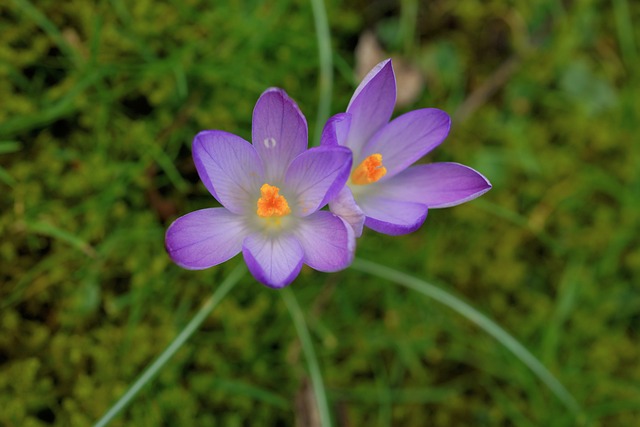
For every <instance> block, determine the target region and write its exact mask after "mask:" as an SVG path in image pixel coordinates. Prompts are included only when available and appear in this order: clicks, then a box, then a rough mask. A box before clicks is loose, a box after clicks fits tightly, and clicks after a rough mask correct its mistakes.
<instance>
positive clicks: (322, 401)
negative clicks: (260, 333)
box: [281, 288, 331, 427]
mask: <svg viewBox="0 0 640 427" xmlns="http://www.w3.org/2000/svg"><path fill="white" fill-rule="evenodd" d="M281 294H282V299H283V300H284V303H285V304H286V306H287V309H288V310H289V314H291V319H292V320H293V324H294V326H295V327H296V332H297V333H298V338H299V339H300V344H301V345H302V351H303V352H304V357H305V359H307V365H308V366H309V376H310V377H311V385H312V386H313V394H314V395H315V397H316V403H317V405H318V413H319V414H320V425H322V426H323V427H331V414H330V413H329V405H328V404H327V394H326V392H325V390H324V383H323V381H322V374H321V373H320V365H319V364H318V357H317V356H316V352H315V350H314V349H313V343H312V342H311V336H310V335H309V329H308V328H307V323H306V322H305V320H304V315H303V314H302V310H300V306H299V305H298V301H297V300H296V297H295V295H294V294H293V291H291V289H289V288H284V289H282V291H281Z"/></svg>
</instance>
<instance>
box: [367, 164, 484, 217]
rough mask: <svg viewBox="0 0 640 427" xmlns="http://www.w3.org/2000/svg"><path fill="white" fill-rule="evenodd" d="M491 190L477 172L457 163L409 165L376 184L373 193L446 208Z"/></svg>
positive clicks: (388, 197)
mask: <svg viewBox="0 0 640 427" xmlns="http://www.w3.org/2000/svg"><path fill="white" fill-rule="evenodd" d="M490 189H491V184H490V183H489V181H488V180H487V178H485V177H484V176H482V175H481V174H480V173H478V172H477V171H475V170H473V169H471V168H470V167H468V166H465V165H461V164H459V163H431V164H427V165H417V166H412V167H410V168H408V169H406V170H404V171H403V172H400V173H399V174H398V175H396V176H394V177H393V178H391V179H389V180H387V181H381V182H379V183H377V184H376V195H378V196H380V197H383V198H387V199H393V200H399V201H404V202H415V203H423V204H425V205H427V206H429V208H447V207H450V206H455V205H459V204H461V203H464V202H468V201H469V200H473V199H475V198H476V197H479V196H481V195H483V194H484V193H486V192H487V191H489V190H490Z"/></svg>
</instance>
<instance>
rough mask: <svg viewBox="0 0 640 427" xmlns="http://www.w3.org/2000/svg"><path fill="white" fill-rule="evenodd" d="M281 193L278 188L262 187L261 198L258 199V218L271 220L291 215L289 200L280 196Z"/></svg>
mask: <svg viewBox="0 0 640 427" xmlns="http://www.w3.org/2000/svg"><path fill="white" fill-rule="evenodd" d="M279 191H280V189H279V188H278V187H274V186H273V185H269V184H263V185H262V187H260V194H261V197H260V198H259V199H258V210H257V211H256V213H257V214H258V216H261V217H263V218H269V217H273V216H285V215H289V214H290V213H291V209H290V208H289V203H287V199H285V198H284V196H281V195H279V194H278V192H279Z"/></svg>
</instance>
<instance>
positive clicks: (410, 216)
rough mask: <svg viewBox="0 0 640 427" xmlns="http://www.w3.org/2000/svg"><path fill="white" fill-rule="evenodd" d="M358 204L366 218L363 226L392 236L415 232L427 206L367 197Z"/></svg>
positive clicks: (425, 213) (424, 216)
mask: <svg viewBox="0 0 640 427" xmlns="http://www.w3.org/2000/svg"><path fill="white" fill-rule="evenodd" d="M358 204H359V205H360V208H361V209H362V211H363V212H364V214H365V215H366V216H367V219H366V220H365V222H364V225H366V226H367V227H369V228H371V229H373V230H375V231H377V232H379V233H384V234H389V235H392V236H398V235H400V234H407V233H411V232H412V231H416V230H417V229H418V228H420V226H421V225H422V224H423V223H424V220H425V219H426V218H427V210H428V209H427V206H426V205H423V204H421V203H410V202H399V201H396V200H389V199H384V198H382V197H378V196H367V197H364V198H362V200H358Z"/></svg>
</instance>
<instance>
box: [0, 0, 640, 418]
mask: <svg viewBox="0 0 640 427" xmlns="http://www.w3.org/2000/svg"><path fill="white" fill-rule="evenodd" d="M326 6H327V9H328V17H329V21H330V26H331V31H332V45H333V49H334V50H333V55H334V62H335V66H336V67H335V68H336V74H335V82H334V91H333V103H332V113H336V112H339V111H343V110H344V108H345V106H346V105H347V102H348V100H349V97H350V96H351V93H352V92H353V89H354V87H355V83H356V82H355V80H354V78H353V75H352V73H351V69H352V67H353V65H354V55H353V51H354V48H355V44H356V42H357V39H358V36H359V34H360V33H361V32H362V31H363V29H365V28H371V29H373V30H374V31H375V32H376V33H377V35H378V36H379V38H380V39H381V40H382V42H383V44H384V45H385V47H386V48H387V49H388V50H389V51H391V52H393V53H394V54H399V55H404V57H406V58H409V59H410V60H411V61H413V62H414V63H415V64H416V66H417V67H418V68H419V69H420V71H421V72H422V73H423V74H424V75H425V76H426V89H425V91H424V92H423V93H422V94H421V96H420V97H419V98H418V100H416V101H415V102H414V103H413V104H412V105H411V106H408V107H405V108H404V109H405V110H406V109H410V108H422V107H439V108H442V109H444V110H447V111H449V112H450V113H452V114H453V117H454V125H453V128H452V132H451V134H450V136H449V138H448V140H447V141H446V142H445V143H444V144H443V145H442V146H441V147H439V148H438V149H437V150H436V151H435V152H434V153H432V154H431V155H429V156H428V158H427V159H426V160H427V161H457V162H460V163H464V164H468V165H470V166H472V167H474V168H476V169H478V170H480V171H482V172H483V173H484V174H485V175H486V176H487V177H488V178H489V179H490V180H491V181H492V183H493V184H494V188H493V190H492V191H491V192H489V193H488V194H486V195H485V196H483V197H482V198H481V199H479V200H476V201H474V202H472V203H468V204H466V205H462V206H459V207H455V208H452V209H446V210H441V211H436V210H434V211H431V212H430V214H429V218H428V219H427V222H426V225H425V226H424V227H423V228H422V229H421V230H420V231H418V232H416V233H414V234H411V235H409V236H405V237H389V236H381V235H376V234H374V233H371V232H368V233H366V234H365V236H364V237H363V238H362V239H361V240H360V241H359V247H358V256H359V257H362V258H364V259H371V260H377V261H379V262H381V263H383V264H385V265H389V266H392V267H394V268H397V269H399V270H402V271H405V272H407V273H410V274H413V275H415V276H417V277H421V278H426V279H430V280H433V281H434V282H436V283H439V284H440V285H441V286H442V287H443V288H445V289H447V290H449V291H452V292H454V293H456V294H458V295H462V296H463V297H464V299H465V300H467V301H469V302H471V303H472V305H473V306H475V307H476V308H478V309H479V310H481V311H482V312H485V313H487V314H488V315H490V317H492V318H493V319H495V320H496V321H497V322H498V323H499V324H501V325H502V326H503V327H504V328H505V329H507V330H508V331H510V332H511V333H512V334H513V335H514V336H515V337H517V338H518V339H519V340H521V341H522V342H523V343H524V344H525V345H526V346H527V347H528V348H529V349H530V350H531V351H532V352H533V353H534V354H535V355H536V356H537V357H539V358H540V360H541V361H542V362H544V363H545V365H546V366H547V367H548V368H549V369H550V370H551V371H552V372H553V373H554V374H555V375H557V377H558V378H559V380H560V381H561V382H562V383H563V384H565V386H566V387H567V388H568V389H569V391H570V392H571V393H572V394H573V395H574V396H575V397H576V399H577V400H578V402H579V403H580V404H581V406H582V407H583V408H584V412H583V413H582V414H581V415H579V416H578V417H575V416H574V415H572V414H571V413H569V412H568V411H567V410H566V409H565V408H564V407H563V406H562V405H561V404H560V403H559V402H558V401H557V400H556V398H555V397H554V396H553V395H552V394H551V393H550V392H549V391H548V390H547V389H546V388H545V387H544V385H543V384H542V383H540V382H539V381H538V380H537V379H536V377H535V376H534V375H533V374H532V373H531V372H530V371H529V370H528V369H527V368H526V367H525V366H524V365H523V364H522V363H521V362H520V361H519V360H517V359H516V358H515V357H514V356H513V355H512V354H511V353H509V352H508V351H507V350H505V349H504V348H503V347H502V346H500V345H499V344H498V343H497V342H496V341H495V340H493V339H492V338H490V337H489V336H488V335H486V334H485V333H484V332H483V331H481V330H480V329H478V328H477V327H475V326H473V325H472V324H470V323H469V322H468V321H467V320H465V319H464V318H462V317H460V316H459V315H458V314H456V313H454V312H452V311H450V310H448V309H446V308H444V307H442V306H439V305H438V304H437V303H435V302H433V301H431V300H428V299H426V298H424V297H420V296H417V295H416V294H413V293H411V292H410V291H408V290H406V289H404V288H400V287H397V286H396V285H394V284H392V283H389V282H387V281H383V280H380V279H377V278H375V277H371V276H367V275H364V274H361V273H358V272H356V271H353V270H347V271H344V272H341V273H337V274H322V273H317V272H313V271H311V270H303V272H302V274H301V275H300V277H299V278H298V279H297V280H296V282H295V283H294V284H293V291H294V292H295V295H296V297H297V298H298V300H299V301H300V304H301V305H302V307H303V309H304V310H305V314H306V319H307V322H308V323H309V327H310V330H311V333H312V337H313V339H314V344H315V347H316V351H317V353H318V357H319V359H320V363H321V367H322V373H323V377H324V381H325V385H326V388H327V392H328V397H329V400H330V405H331V409H332V411H333V414H334V417H335V420H336V424H337V425H340V426H365V425H366V426H390V425H395V426H408V427H409V426H416V427H419V426H425V425H430V426H457V425H473V426H575V425H584V426H632V425H637V424H638V422H640V364H639V363H638V361H639V360H640V347H639V346H638V342H639V341H640V292H639V288H638V278H639V277H640V241H639V240H640V237H639V236H640V221H639V216H638V212H640V209H639V208H640V202H639V201H638V199H639V196H640V173H639V172H638V171H639V168H638V165H640V146H639V144H638V140H639V139H638V135H640V124H639V123H640V122H639V117H638V111H640V101H638V99H639V97H638V93H640V67H639V66H638V65H639V62H638V61H639V59H638V46H640V40H639V37H638V32H637V27H634V23H636V22H638V20H639V19H640V3H637V2H632V1H626V0H615V1H612V2H605V1H595V0H586V1H570V2H557V1H551V0H549V1H546V0H539V1H535V2H530V1H524V0H514V1H510V2H502V1H497V0H493V1H488V2H486V1H481V0H464V1H445V0H441V1H433V2H428V3H425V4H422V3H421V2H417V1H415V0H413V1H412V0H406V1H401V2H399V4H396V3H395V2H384V1H377V2H368V1H363V0H352V1H348V2H346V3H344V4H343V3H341V2H338V1H336V0H332V1H329V2H327V5H326ZM414 13H417V15H414ZM412 16H413V17H415V18H412ZM317 58H318V55H317V44H316V35H315V32H314V23H313V15H312V9H311V6H310V4H309V3H307V2H305V1H302V0H273V1H257V0H244V1H242V0H234V1H229V2H209V1H204V0H186V1H151V0H139V1H136V2H126V1H122V0H111V1H98V0H96V1H81V0H73V1H69V2H60V1H57V0H38V1H34V0H31V1H29V0H10V1H8V2H7V1H5V2H2V4H0V99H1V101H0V230H1V236H2V238H1V239H0V325H1V326H0V331H1V333H0V408H1V409H0V425H3V426H20V427H35V426H47V425H60V426H67V425H71V426H85V425H90V424H91V423H92V422H95V421H96V420H97V419H98V418H99V417H100V416H101V415H102V414H103V413H104V412H105V411H106V410H107V409H108V408H109V407H110V405H112V404H113V402H114V401H115V400H116V399H117V398H118V397H119V396H120V395H121V394H122V393H123V391H124V390H125V389H126V388H127V386H128V385H129V384H131V382H132V381H133V380H134V379H135V378H136V376H137V375H138V374H139V373H140V372H141V371H142V370H143V369H144V367H145V366H147V364H149V363H150V361H152V360H153V359H154V357H155V356H156V355H158V354H159V353H160V352H161V351H162V350H163V349H164V347H165V346H166V345H167V344H168V343H169V342H170V341H171V339H172V338H173V337H174V336H175V335H176V334H177V333H178V332H179V331H180V329H181V328H182V327H183V326H184V325H185V323H186V322H187V321H188V320H189V319H190V317H191V316H192V315H193V313H194V312H195V310H197V308H198V307H199V305H200V303H201V302H202V301H203V300H204V299H206V298H207V296H208V295H209V294H210V293H211V292H212V291H213V290H214V289H215V288H216V286H217V285H218V284H219V283H220V281H221V280H222V279H223V278H224V277H225V275H226V274H228V273H229V272H230V271H231V269H232V268H233V267H234V266H235V265H237V264H238V263H241V262H242V261H241V259H240V257H238V258H235V259H234V260H232V261H230V262H228V263H226V264H224V265H222V266H219V267H216V268H213V269H210V270H206V271H200V272H191V271H185V270H182V269H180V268H179V267H177V266H176V265H174V264H172V263H171V262H170V260H169V259H168V257H167V255H166V253H165V251H164V246H163V239H164V231H165V229H166V227H167V225H168V224H169V222H170V221H171V220H173V219H174V218H176V217H177V216H178V215H182V214H185V213H187V212H190V211H193V210H195V209H198V208H204V207H209V206H211V205H212V203H213V199H212V198H211V197H210V195H209V194H208V193H207V191H206V190H205V188H204V186H202V184H201V183H200V182H199V181H198V177H197V174H196V172H195V169H194V167H193V164H192V161H191V158H190V143H191V139H192V137H193V135H195V134H196V133H197V132H198V131H200V130H202V129H212V128H215V129H224V130H227V131H230V132H233V133H236V134H239V135H241V136H243V137H245V138H247V139H249V138H250V120H251V111H252V108H253V104H254V103H255V100H256V99H257V98H258V96H259V94H260V93H261V92H262V91H263V90H264V89H265V88H267V87H269V86H279V87H282V88H284V89H285V90H287V92H288V93H289V94H290V95H291V96H292V97H293V98H294V99H296V101H297V102H298V103H299V105H300V107H301V109H302V110H303V111H304V112H305V114H306V116H307V119H308V120H309V124H310V128H311V132H310V134H311V135H313V134H314V129H315V126H317V125H318V124H317V123H315V117H316V116H315V114H316V107H317V103H318V96H319V93H318V90H317V81H318V70H319V63H318V59H317ZM491 82H493V83H495V84H494V85H493V86H491V84H492V83H491ZM483 88H489V89H491V90H489V91H487V92H486V93H485V94H484V95H482V93H483V92H482V91H483V90H484V89H483ZM478 91H480V92H478ZM472 94H476V97H474V96H473V95H472ZM478 94H481V95H480V96H479V97H478V96H477V95H478ZM401 112H402V111H398V112H397V113H398V114H399V113H401ZM305 366H306V365H305V361H304V357H303V355H302V353H301V349H300V345H299V342H298V338H297V336H296V333H295V329H294V327H293V325H292V323H291V320H290V316H289V314H288V313H287V310H286V308H285V305H284V304H283V301H282V298H281V296H280V295H279V294H278V292H276V291H273V290H270V289H267V288H265V287H263V286H261V285H259V284H257V283H256V282H254V281H253V280H252V279H251V278H249V277H246V278H245V279H244V280H243V281H242V283H241V284H240V285H239V286H237V287H236V288H234V289H233V291H232V293H231V294H230V295H229V296H227V297H226V298H225V300H224V301H223V302H222V304H221V305H220V306H219V307H218V308H217V309H216V310H215V312H214V313H213V315H212V316H211V317H210V318H209V319H208V320H207V321H206V322H205V324H204V325H203V327H202V328H201V329H200V330H199V332H197V334H196V335H195V336H194V337H193V338H192V339H191V340H190V341H189V342H188V344H187V345H185V347H184V348H183V349H181V350H180V351H179V352H178V354H177V355H176V357H175V358H174V359H173V360H172V361H171V362H170V364H169V365H168V366H166V367H165V369H163V370H162V372H161V374H160V375H159V377H158V378H157V379H156V380H155V382H154V384H153V386H152V387H148V388H146V389H145V390H144V391H143V392H142V393H141V394H140V395H139V396H138V397H137V399H136V400H135V401H134V402H133V404H132V405H131V406H130V407H129V408H128V409H127V410H126V411H125V412H124V414H123V415H122V416H121V417H120V418H118V419H117V420H116V421H114V422H113V424H112V425H114V426H124V425H129V426H159V425H164V426H213V425H218V426H243V425H265V426H266V425H283V426H284V425H293V424H294V421H293V420H294V419H295V416H296V414H295V411H296V409H295V408H296V407H295V405H294V404H293V402H294V399H295V396H296V395H297V394H298V393H299V390H301V389H302V385H303V384H304V383H305V382H306V368H305Z"/></svg>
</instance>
